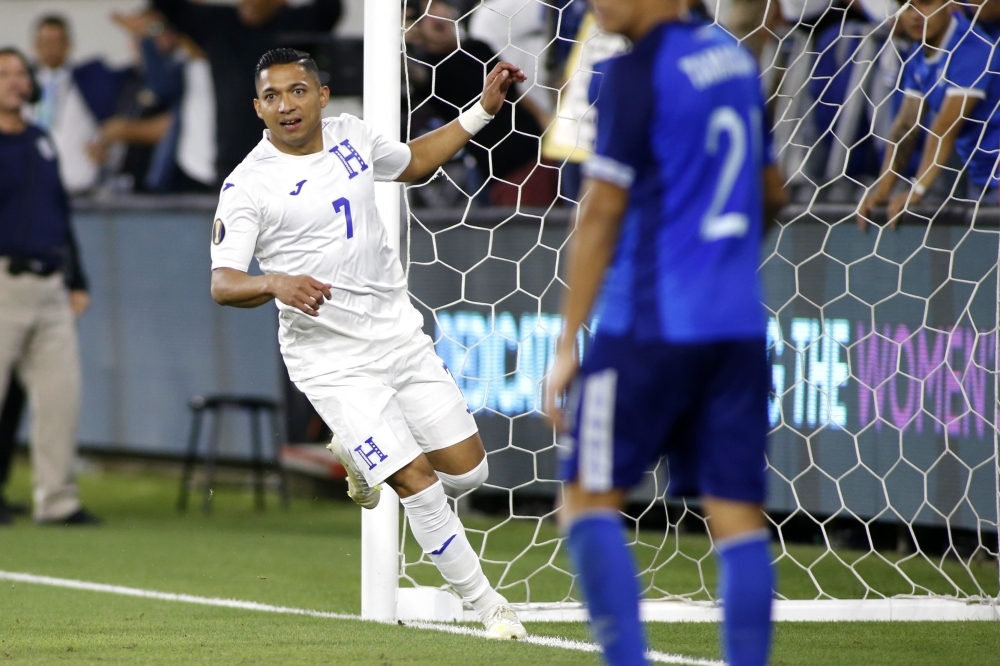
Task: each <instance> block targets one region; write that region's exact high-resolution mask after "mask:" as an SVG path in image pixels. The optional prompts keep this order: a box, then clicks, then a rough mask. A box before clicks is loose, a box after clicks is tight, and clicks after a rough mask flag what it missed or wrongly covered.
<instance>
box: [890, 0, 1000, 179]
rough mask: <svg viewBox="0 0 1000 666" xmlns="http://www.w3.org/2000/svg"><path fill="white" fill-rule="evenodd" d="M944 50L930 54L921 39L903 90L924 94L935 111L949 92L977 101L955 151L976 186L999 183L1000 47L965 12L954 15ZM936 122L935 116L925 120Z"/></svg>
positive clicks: (910, 60) (910, 58)
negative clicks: (997, 163) (996, 171)
mask: <svg viewBox="0 0 1000 666" xmlns="http://www.w3.org/2000/svg"><path fill="white" fill-rule="evenodd" d="M942 44H943V46H944V50H943V51H934V52H933V54H932V55H930V56H928V55H926V54H925V53H924V47H923V46H922V45H921V44H917V45H916V46H915V47H914V48H913V50H912V51H911V52H910V54H909V55H908V56H907V58H906V64H905V65H904V66H903V83H902V88H903V91H904V92H905V93H906V94H908V95H915V96H918V97H921V98H923V99H924V100H925V101H926V103H927V105H928V106H929V107H930V110H931V113H932V114H937V113H938V112H939V111H940V110H941V106H942V105H943V104H944V100H945V98H947V97H951V96H955V95H961V96H967V97H974V98H977V99H978V100H979V102H978V103H977V104H976V106H975V108H974V109H973V110H972V114H971V115H970V117H969V119H968V120H966V121H965V124H963V125H962V129H961V130H960V131H959V134H958V138H957V139H956V140H955V152H956V153H957V154H958V156H959V157H960V158H961V160H962V163H963V164H965V165H966V171H967V173H968V174H969V179H970V180H971V181H972V182H973V183H975V184H976V185H986V184H987V182H989V183H990V184H991V185H996V184H997V177H996V173H995V169H996V160H997V153H998V150H1000V106H998V105H1000V49H997V48H995V46H994V42H993V40H992V39H991V38H990V37H988V36H987V35H986V34H985V33H983V32H982V31H980V29H979V28H975V27H973V26H972V24H971V23H969V20H968V19H967V18H965V17H964V16H962V15H961V14H953V15H952V17H951V23H950V24H949V26H948V29H947V32H946V33H945V36H944V39H943V41H942ZM932 122H933V116H932V117H931V118H929V119H927V120H925V122H924V124H925V125H928V126H929V125H930V123H932Z"/></svg>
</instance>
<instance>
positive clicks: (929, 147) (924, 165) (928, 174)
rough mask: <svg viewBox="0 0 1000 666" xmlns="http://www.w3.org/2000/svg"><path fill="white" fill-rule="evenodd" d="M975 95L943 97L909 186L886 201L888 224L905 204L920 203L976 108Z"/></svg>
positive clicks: (893, 220)
mask: <svg viewBox="0 0 1000 666" xmlns="http://www.w3.org/2000/svg"><path fill="white" fill-rule="evenodd" d="M978 102H979V99H978V98H976V97H969V96H965V95H949V96H947V97H945V99H944V104H942V105H941V110H940V111H939V112H938V114H937V116H936V117H935V118H934V122H933V123H932V124H931V128H930V132H928V133H927V141H926V142H925V143H924V150H923V153H922V154H921V156H920V167H919V168H918V169H917V178H916V180H914V181H913V187H912V188H911V189H909V190H908V191H906V192H901V193H899V194H897V195H896V196H894V197H893V198H892V200H891V201H890V202H889V208H888V210H887V212H886V216H887V217H888V218H889V225H890V226H891V227H895V226H896V224H897V223H898V222H899V216H900V213H902V212H903V209H904V208H906V206H907V205H911V206H912V205H914V204H917V203H920V200H921V199H923V197H924V194H925V193H926V192H927V190H928V189H930V187H931V185H933V184H934V180H935V179H936V178H937V177H938V174H939V173H940V172H941V167H943V166H944V165H946V164H947V163H948V159H949V158H950V157H951V153H952V151H953V150H954V149H955V139H957V138H958V135H959V133H960V132H961V131H962V126H963V125H965V121H966V119H967V118H968V117H969V116H970V115H971V114H972V110H973V109H975V108H976V104H977V103H978Z"/></svg>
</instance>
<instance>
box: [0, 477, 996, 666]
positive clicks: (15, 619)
mask: <svg viewBox="0 0 1000 666" xmlns="http://www.w3.org/2000/svg"><path fill="white" fill-rule="evenodd" d="M81 488H82V494H83V498H84V501H85V503H86V505H87V506H88V508H91V509H92V510H94V511H95V512H96V513H98V514H100V515H101V516H102V517H104V518H105V520H106V524H105V525H103V526H101V527H99V528H51V527H49V528H39V527H35V526H34V525H32V524H31V523H30V521H27V520H21V521H19V522H18V523H16V524H15V525H14V526H12V527H3V528H0V544H2V546H0V570H4V571H14V572H26V573H32V574H39V575H45V576H55V577H62V578H73V579H77V580H85V581H91V582H98V583H107V584H113V585H124V586H131V587H137V588H143V589H150V590H157V591H162V592H173V593H187V594H191V595H197V596H207V597H226V598H233V599H242V600H250V601H257V602H262V603H268V604H275V605H282V606H294V607H298V608H308V609H313V610H321V611H333V612H340V613H357V612H358V611H359V607H360V601H359V580H358V578H359V575H358V572H359V566H360V565H359V561H358V557H359V550H360V538H359V530H360V513H359V512H360V510H359V509H357V508H356V507H354V506H353V505H351V504H348V503H341V502H331V501H328V500H306V499H296V500H295V501H294V502H293V505H292V509H291V511H289V512H283V511H280V510H278V509H277V508H276V507H274V500H273V498H269V501H270V502H271V506H270V508H269V509H268V510H267V511H266V512H264V513H260V514H258V513H255V512H254V511H253V510H252V509H251V508H250V507H251V500H250V496H249V494H248V493H245V492H242V491H238V490H224V489H220V490H219V491H218V492H216V494H215V502H216V510H215V513H214V515H212V516H203V515H202V514H201V513H200V512H198V511H197V510H193V511H191V512H190V513H189V514H187V515H184V516H181V515H178V514H177V513H176V512H175V511H174V509H173V502H174V499H175V493H176V482H175V481H174V479H173V478H168V477H163V476H156V475H143V474H128V475H126V474H119V473H109V472H105V473H101V474H87V475H84V476H82V477H81ZM9 495H10V498H11V499H18V500H22V501H23V500H25V499H27V497H28V496H29V495H30V491H29V485H28V471H27V469H26V466H25V465H23V464H22V465H19V466H18V467H17V469H16V473H15V478H14V480H13V481H12V484H11V487H10V490H9ZM469 522H470V523H476V526H477V527H480V528H486V527H489V524H488V522H486V521H483V520H479V521H475V520H470V521H469ZM533 534H534V535H535V536H534V537H532V536H531V535H533ZM552 536H554V532H553V531H551V528H550V527H549V526H547V525H545V526H543V529H541V530H539V531H538V532H537V533H535V530H534V527H533V526H524V527H520V526H509V527H506V528H504V529H502V530H498V531H497V532H495V533H494V534H492V535H491V536H490V537H489V541H488V548H487V554H488V555H491V556H494V557H495V558H496V559H500V558H502V557H505V556H506V555H509V554H516V552H519V550H520V549H519V547H518V544H520V543H523V542H525V541H530V540H531V539H532V538H534V541H535V542H536V543H538V542H544V541H546V540H547V539H549V538H551V537H552ZM645 538H646V537H645V536H644V540H645ZM682 541H684V542H685V543H683V544H682V548H683V549H684V550H685V552H689V554H691V555H693V556H694V557H697V556H698V555H697V553H698V550H699V549H700V548H701V547H702V546H701V545H699V542H698V539H697V538H695V537H690V538H688V537H685V538H684V539H682ZM688 542H690V545H689V543H688ZM538 550H539V551H546V549H545V548H539V549H538ZM821 552H822V551H821V550H819V549H816V550H815V552H813V551H810V550H808V547H803V550H802V551H801V553H799V555H800V556H801V557H809V556H811V557H813V558H814V559H815V557H818V555H819V553H821ZM848 555H849V553H848ZM547 557H548V552H539V553H536V554H532V555H531V557H529V558H526V559H528V560H531V561H528V562H523V563H519V565H518V566H519V567H523V569H522V572H523V571H529V570H531V571H533V570H536V569H538V568H539V567H540V565H541V561H542V560H544V559H545V558H547ZM706 564H707V562H706ZM824 566H825V563H824V562H823V561H820V562H819V564H818V565H817V571H820V572H821V573H824V572H825V573H824V575H825V577H826V578H825V581H824V585H825V586H827V590H828V591H830V592H831V593H832V594H834V595H837V593H838V591H840V592H844V593H845V594H844V596H848V595H847V594H846V592H848V591H850V590H851V588H850V585H851V582H850V580H849V577H848V576H841V575H839V574H837V573H836V570H835V569H832V568H831V569H829V570H827V569H824ZM672 569H677V572H676V574H675V573H673V572H672V571H671V570H672ZM706 570H708V567H706ZM497 571H499V568H498V569H497ZM991 572H992V581H994V582H993V585H994V587H993V589H994V590H995V581H996V567H995V565H992V566H991V565H990V564H989V563H983V564H982V565H981V568H979V569H976V571H975V575H976V577H977V578H980V579H981V580H983V581H987V582H988V581H989V580H990V577H989V576H990V573H991ZM783 573H784V569H783ZM496 575H499V574H498V573H496V574H494V577H495V576H496ZM425 576H426V577H427V578H428V580H427V582H433V579H432V578H431V573H430V572H420V574H419V575H418V578H422V577H425ZM509 576H510V575H509ZM691 576H692V574H691V572H690V571H688V570H686V569H685V567H681V566H676V567H675V566H671V565H667V566H665V567H663V568H662V569H661V570H660V572H659V573H658V574H657V585H658V586H659V587H663V588H669V587H671V586H675V588H674V589H679V588H678V587H676V586H683V585H690V584H693V583H692V582H691ZM789 577H790V576H786V578H789ZM841 579H843V581H845V582H844V583H841V582H839V581H841ZM710 584H712V583H710ZM888 584H892V583H891V581H890V582H889V583H888ZM564 585H565V581H564V580H563V579H562V578H561V577H560V576H558V575H547V574H545V573H544V571H543V573H542V574H539V575H537V576H536V577H535V579H534V580H533V582H532V587H531V591H532V595H533V596H534V595H536V594H537V595H541V594H543V593H545V592H554V591H556V590H559V589H561V588H562V587H563V586H564ZM511 591H512V592H516V589H512V590H511ZM784 591H785V593H786V594H787V595H789V596H798V595H796V594H795V593H796V592H801V593H802V594H801V595H800V596H805V597H807V598H808V597H812V596H814V595H815V592H810V588H809V585H804V584H799V583H797V582H795V579H794V578H792V580H791V581H790V582H789V583H788V584H787V585H785V587H784ZM790 591H791V594H790ZM511 596H512V597H516V596H517V595H516V594H511ZM550 598H551V597H550ZM647 627H648V631H649V634H650V639H651V644H652V645H651V646H652V647H653V648H654V649H657V650H660V651H663V652H669V653H673V654H683V655H687V656H690V657H700V658H713V659H717V658H718V656H719V652H718V647H717V639H716V634H715V627H714V626H712V625H707V624H673V625H671V624H662V623H657V624H650V625H647ZM528 629H529V631H530V632H532V633H533V634H536V635H542V634H544V635H551V636H558V637H564V638H570V639H575V640H589V639H588V636H587V630H586V627H585V626H584V625H582V624H564V623H559V624H549V623H540V624H533V625H529V626H528ZM997 655H1000V623H989V622H979V623H838V624H823V623H784V624H780V625H778V627H777V639H776V645H775V659H774V663H775V664H810V665H822V664H830V665H831V666H832V665H834V664H837V665H840V664H864V666H882V665H883V664H884V665H889V664H892V665H895V664H900V665H903V664H907V665H921V664H928V665H930V664H969V665H977V664H984V665H985V664H989V665H991V666H995V665H996V664H997V663H998V661H997V659H998V657H997ZM0 661H2V662H7V661H10V662H11V663H35V664H49V663H57V662H58V663H63V662H76V663H98V662H100V663H129V664H133V663H151V664H152V663H164V664H170V663H200V664H239V663H268V664H310V663H337V664H341V663H342V664H359V665H366V664H374V665H377V666H387V665H390V664H399V665H415V664H428V665H431V664H442V665H444V664H456V665H458V664H470V665H473V664H484V665H485V664H489V665H490V666H495V665H496V664H505V665H510V666H520V665H521V664H525V665H527V664H531V665H534V664H539V663H545V664H547V665H548V664H551V665H558V664H597V663H599V662H598V661H597V658H596V657H595V656H593V655H588V654H583V653H580V652H573V651H569V650H564V649H559V648H551V647H542V646H536V645H526V644H521V645H512V644H499V643H493V642H486V641H484V640H482V639H478V638H474V637H467V636H455V635H449V634H442V633H438V632H434V631H427V630H419V629H412V628H408V627H399V626H384V625H374V624H369V623H364V622H358V621H351V620H331V619H322V618H310V617H300V616H286V615H277V614H271V613H263V612H255V611H247V610H235V609H228V608H211V607H204V606H195V605H189V604H183V603H177V602H169V601H159V600H153V599H138V598H132V597H122V596H117V595H111V594H105V593H98V592H90V591H81V590H68V589H60V588H52V587H45V586H40V585H34V584H26V583H11V582H9V581H2V582H0Z"/></svg>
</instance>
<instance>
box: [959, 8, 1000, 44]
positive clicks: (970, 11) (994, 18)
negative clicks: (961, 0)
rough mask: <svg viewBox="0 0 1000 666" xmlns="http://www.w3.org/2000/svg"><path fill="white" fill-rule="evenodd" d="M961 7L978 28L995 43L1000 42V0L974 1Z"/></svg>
mask: <svg viewBox="0 0 1000 666" xmlns="http://www.w3.org/2000/svg"><path fill="white" fill-rule="evenodd" d="M959 7H960V8H961V9H962V10H963V11H964V12H965V14H966V16H967V17H968V18H969V20H970V21H972V22H973V23H974V24H975V25H976V27H978V28H979V29H980V30H982V31H983V32H985V33H986V34H987V35H989V36H990V37H992V38H993V40H994V41H998V40H1000V0H973V2H972V3H971V4H962V5H959Z"/></svg>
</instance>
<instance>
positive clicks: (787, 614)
mask: <svg viewBox="0 0 1000 666" xmlns="http://www.w3.org/2000/svg"><path fill="white" fill-rule="evenodd" d="M511 606H512V607H513V608H514V610H515V611H516V612H517V614H518V617H520V618H521V620H522V621H523V622H585V621H586V620H587V611H586V608H585V607H584V606H583V604H580V603H575V602H566V603H530V604H511ZM640 613H641V615H642V620H643V621H644V622H718V621H719V620H721V619H722V609H721V608H720V607H719V606H717V605H715V604H714V603H712V602H685V601H642V602H641V604H640ZM396 617H397V619H398V620H399V621H401V622H407V621H410V622H415V621H420V622H473V623H476V622H479V616H478V615H477V614H476V612H475V611H471V610H465V609H463V607H462V602H461V601H460V600H459V598H458V597H457V596H455V595H454V594H452V593H451V592H449V591H447V590H442V589H440V588H436V587H409V588H400V590H399V595H398V598H397V606H396ZM774 620H775V621H776V622H957V621H983V622H1000V601H998V600H997V599H988V600H970V601H961V600H956V599H944V598H939V597H893V598H890V599H815V600H788V599H778V600H775V602H774Z"/></svg>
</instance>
